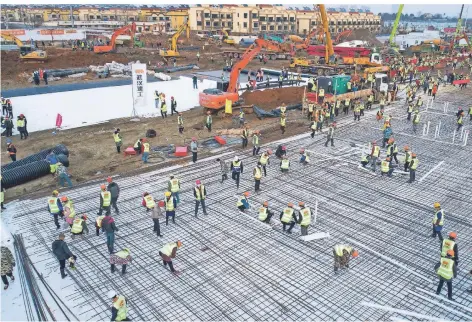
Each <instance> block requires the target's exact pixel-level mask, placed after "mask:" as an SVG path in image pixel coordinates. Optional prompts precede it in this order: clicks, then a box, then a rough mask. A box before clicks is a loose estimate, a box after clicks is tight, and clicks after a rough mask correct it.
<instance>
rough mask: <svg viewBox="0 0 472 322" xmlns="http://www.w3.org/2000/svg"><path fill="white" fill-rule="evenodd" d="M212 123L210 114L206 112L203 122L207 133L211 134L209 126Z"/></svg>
mask: <svg viewBox="0 0 472 322" xmlns="http://www.w3.org/2000/svg"><path fill="white" fill-rule="evenodd" d="M212 123H213V119H212V117H211V112H210V111H208V112H207V117H206V121H205V127H206V128H207V129H208V132H211V124H212Z"/></svg>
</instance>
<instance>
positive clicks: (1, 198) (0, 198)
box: [0, 176, 7, 210]
mask: <svg viewBox="0 0 472 322" xmlns="http://www.w3.org/2000/svg"><path fill="white" fill-rule="evenodd" d="M1 181H2V176H0V182H1ZM5 191H6V190H5V188H3V187H1V183H0V204H1V206H2V210H5V209H7V208H6V207H4V206H3V203H4V202H5Z"/></svg>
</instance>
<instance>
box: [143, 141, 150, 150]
mask: <svg viewBox="0 0 472 322" xmlns="http://www.w3.org/2000/svg"><path fill="white" fill-rule="evenodd" d="M143 146H144V152H149V148H150V146H149V143H147V142H145V143H143Z"/></svg>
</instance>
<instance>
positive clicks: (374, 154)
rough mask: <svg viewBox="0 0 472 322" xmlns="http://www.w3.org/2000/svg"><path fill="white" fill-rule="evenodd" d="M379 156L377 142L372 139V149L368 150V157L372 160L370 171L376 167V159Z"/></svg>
mask: <svg viewBox="0 0 472 322" xmlns="http://www.w3.org/2000/svg"><path fill="white" fill-rule="evenodd" d="M379 158H380V147H379V146H378V145H377V142H375V141H372V151H371V152H370V159H371V162H372V165H371V166H372V171H373V172H375V169H376V168H377V159H379Z"/></svg>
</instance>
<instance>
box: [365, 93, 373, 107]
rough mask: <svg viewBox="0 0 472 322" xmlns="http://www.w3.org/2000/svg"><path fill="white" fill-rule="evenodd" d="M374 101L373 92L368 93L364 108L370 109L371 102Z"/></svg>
mask: <svg viewBox="0 0 472 322" xmlns="http://www.w3.org/2000/svg"><path fill="white" fill-rule="evenodd" d="M373 103H374V95H373V94H370V95H369V97H368V98H367V104H366V108H367V109H368V110H370V109H372V104H373Z"/></svg>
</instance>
